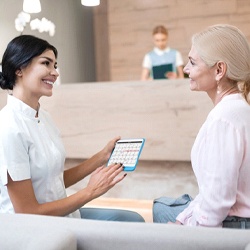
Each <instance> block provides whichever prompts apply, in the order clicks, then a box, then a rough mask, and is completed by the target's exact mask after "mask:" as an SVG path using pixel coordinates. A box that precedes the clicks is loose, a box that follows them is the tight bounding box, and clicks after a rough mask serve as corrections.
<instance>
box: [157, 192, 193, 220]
mask: <svg viewBox="0 0 250 250" xmlns="http://www.w3.org/2000/svg"><path fill="white" fill-rule="evenodd" d="M191 201H192V197H191V196H189V195H188V194H184V195H182V196H181V197H179V198H177V199H176V198H169V197H161V198H158V199H155V200H154V205H153V221H154V222H156V223H167V222H175V221H176V217H177V216H178V215H179V214H180V213H181V212H182V211H183V210H184V209H185V208H186V207H188V205H189V203H190V202H191Z"/></svg>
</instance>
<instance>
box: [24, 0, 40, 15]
mask: <svg viewBox="0 0 250 250" xmlns="http://www.w3.org/2000/svg"><path fill="white" fill-rule="evenodd" d="M23 11H24V12H26V13H39V12H41V3H40V0H23Z"/></svg>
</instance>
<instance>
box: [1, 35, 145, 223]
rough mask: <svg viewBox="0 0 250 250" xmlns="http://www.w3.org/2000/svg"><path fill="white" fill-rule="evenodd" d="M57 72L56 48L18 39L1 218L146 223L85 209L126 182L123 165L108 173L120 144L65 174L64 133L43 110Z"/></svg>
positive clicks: (4, 144) (7, 71)
mask: <svg viewBox="0 0 250 250" xmlns="http://www.w3.org/2000/svg"><path fill="white" fill-rule="evenodd" d="M56 68H57V50H56V48H55V47H54V46H52V45H50V44H49V43H48V42H47V41H45V40H42V39H40V38H37V37H34V36H30V35H22V36H19V37H16V38H14V39H13V40H12V41H11V42H10V43H9V44H8V46H7V49H6V51H5V53H4V55H3V59H2V72H0V87H1V88H2V89H6V90H9V91H10V92H12V93H11V94H9V95H8V101H7V105H6V106H5V107H4V108H3V109H2V110H1V111H0V192H1V196H0V212H1V213H30V214H43V215H54V216H69V217H78V218H80V217H81V218H86V219H100V220H117V221H138V222H143V221H144V219H143V218H142V217H141V216H140V215H139V214H137V213H135V212H132V211H125V210H115V209H91V208H82V206H84V205H85V204H86V203H88V202H89V201H91V200H93V199H95V198H97V197H99V196H101V195H102V194H104V193H106V192H107V191H108V190H109V189H111V188H112V187H113V186H115V185H116V184H117V183H118V182H120V181H122V180H123V179H124V178H125V176H126V175H125V174H122V170H123V167H122V165H121V164H112V165H111V166H109V167H104V164H106V162H107V160H108V159H109V156H110V154H111V151H112V149H113V148H114V145H115V142H116V141H117V140H118V139H120V138H119V137H117V138H114V139H113V140H111V141H110V142H109V143H108V144H107V145H106V146H105V147H104V148H103V150H101V151H100V152H98V153H97V154H95V155H94V156H93V157H91V158H90V159H88V160H86V161H84V162H82V163H81V164H79V165H78V166H76V167H73V168H71V169H68V170H65V171H64V162H65V151H64V147H63V144H62V142H61V138H60V135H59V132H58V129H57V128H56V127H55V125H54V124H53V122H52V120H51V118H50V116H49V115H48V113H47V112H45V111H44V110H43V109H42V108H40V105H39V99H40V98H41V97H42V96H51V95H52V90H53V84H54V82H55V81H56V79H57V77H58V72H57V70H56ZM91 173H92V174H91ZM89 174H91V177H90V180H89V183H88V184H87V186H86V187H85V188H83V189H81V190H80V191H78V192H76V193H75V194H73V195H71V196H69V197H67V195H66V191H65V188H67V187H69V186H71V185H73V184H75V183H76V182H78V181H80V180H81V179H83V178H85V177H86V176H87V175H89Z"/></svg>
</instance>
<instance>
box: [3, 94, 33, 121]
mask: <svg viewBox="0 0 250 250" xmlns="http://www.w3.org/2000/svg"><path fill="white" fill-rule="evenodd" d="M7 104H8V105H10V106H12V107H13V108H14V109H15V110H17V111H18V112H21V113H23V114H25V116H28V117H30V118H32V119H34V118H35V117H36V113H37V111H36V110H35V109H33V108H31V107H30V106H29V105H27V104H26V103H24V102H22V101H21V100H19V99H18V98H16V97H14V96H13V95H8V99H7Z"/></svg>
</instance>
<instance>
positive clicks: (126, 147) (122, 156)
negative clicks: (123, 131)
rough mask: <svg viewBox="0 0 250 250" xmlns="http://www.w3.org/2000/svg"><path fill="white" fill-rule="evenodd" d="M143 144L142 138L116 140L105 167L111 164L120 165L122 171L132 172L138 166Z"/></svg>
mask: <svg viewBox="0 0 250 250" xmlns="http://www.w3.org/2000/svg"><path fill="white" fill-rule="evenodd" d="M144 142H145V139H144V138H139V139H138V138H137V139H121V140H118V141H117V142H116V144H115V147H114V149H113V151H112V153H111V156H110V158H109V160H108V164H107V166H109V165H110V164H112V163H122V164H123V170H124V171H134V170H135V168H136V165H137V164H138V160H139V157H140V154H141V151H142V148H143V146H144Z"/></svg>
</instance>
